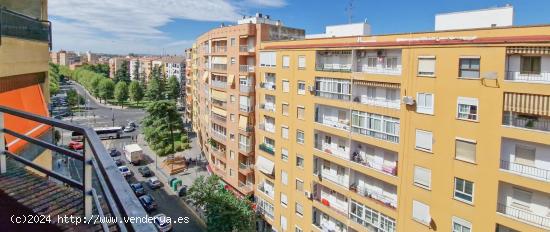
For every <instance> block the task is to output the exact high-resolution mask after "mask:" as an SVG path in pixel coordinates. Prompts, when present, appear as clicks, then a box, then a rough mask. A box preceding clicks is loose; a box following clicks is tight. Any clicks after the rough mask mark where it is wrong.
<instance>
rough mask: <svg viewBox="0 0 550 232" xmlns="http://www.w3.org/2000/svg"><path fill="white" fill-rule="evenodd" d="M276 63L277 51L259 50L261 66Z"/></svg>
mask: <svg viewBox="0 0 550 232" xmlns="http://www.w3.org/2000/svg"><path fill="white" fill-rule="evenodd" d="M276 64H277V53H275V52H260V66H261V67H275V66H276Z"/></svg>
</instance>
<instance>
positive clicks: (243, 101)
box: [239, 96, 254, 113]
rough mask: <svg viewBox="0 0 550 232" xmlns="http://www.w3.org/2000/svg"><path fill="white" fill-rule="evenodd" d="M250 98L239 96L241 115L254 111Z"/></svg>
mask: <svg viewBox="0 0 550 232" xmlns="http://www.w3.org/2000/svg"><path fill="white" fill-rule="evenodd" d="M253 99H254V98H252V97H249V96H239V110H240V111H241V112H243V113H250V112H253V111H254V102H253Z"/></svg>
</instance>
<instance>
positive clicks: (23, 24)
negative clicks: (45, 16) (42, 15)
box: [0, 7, 52, 49]
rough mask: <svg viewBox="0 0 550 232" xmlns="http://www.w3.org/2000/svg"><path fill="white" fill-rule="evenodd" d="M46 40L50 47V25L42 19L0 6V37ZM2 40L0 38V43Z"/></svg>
mask: <svg viewBox="0 0 550 232" xmlns="http://www.w3.org/2000/svg"><path fill="white" fill-rule="evenodd" d="M4 36H8V37H15V38H21V39H29V40H37V41H43V42H48V44H49V45H50V49H51V41H52V27H51V23H50V22H49V21H43V20H38V19H34V18H31V17H29V16H26V15H23V14H19V13H17V12H14V11H11V10H8V9H6V8H1V7H0V37H4ZM1 41H2V40H1V39H0V44H1V43H2V42H1Z"/></svg>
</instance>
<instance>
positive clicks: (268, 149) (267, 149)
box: [259, 143, 275, 155]
mask: <svg viewBox="0 0 550 232" xmlns="http://www.w3.org/2000/svg"><path fill="white" fill-rule="evenodd" d="M259 147H260V150H262V151H264V152H266V153H268V154H271V155H275V148H273V145H268V144H266V143H262V144H260V146H259Z"/></svg>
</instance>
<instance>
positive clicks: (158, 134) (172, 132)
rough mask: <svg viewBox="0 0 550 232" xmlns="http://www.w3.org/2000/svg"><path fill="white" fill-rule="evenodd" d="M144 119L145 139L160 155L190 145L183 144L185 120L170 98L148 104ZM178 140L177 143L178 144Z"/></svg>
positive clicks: (180, 149) (171, 152)
mask: <svg viewBox="0 0 550 232" xmlns="http://www.w3.org/2000/svg"><path fill="white" fill-rule="evenodd" d="M146 110H147V113H148V114H147V115H146V116H145V118H144V119H143V125H144V135H145V139H146V140H147V142H148V143H149V146H150V147H151V148H152V149H153V150H154V151H155V152H156V153H157V155H159V156H166V155H169V154H174V153H175V152H178V151H182V150H183V149H184V148H185V147H188V145H184V144H181V143H180V141H181V136H179V137H178V136H177V135H178V134H181V131H180V129H181V128H183V121H182V119H181V116H180V115H179V114H178V112H177V110H176V104H175V103H174V102H171V101H168V100H161V101H155V102H152V103H151V104H149V105H148V106H147V109H146ZM176 142H177V144H176Z"/></svg>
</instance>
